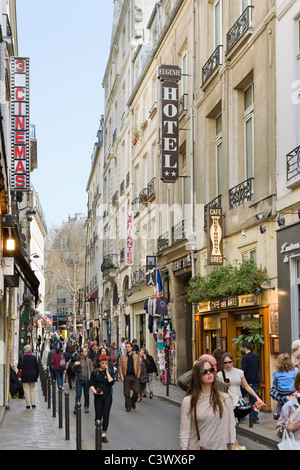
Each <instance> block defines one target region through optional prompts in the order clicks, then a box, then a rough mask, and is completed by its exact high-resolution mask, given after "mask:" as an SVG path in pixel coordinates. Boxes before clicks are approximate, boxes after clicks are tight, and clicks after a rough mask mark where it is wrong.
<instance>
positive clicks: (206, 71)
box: [202, 45, 223, 86]
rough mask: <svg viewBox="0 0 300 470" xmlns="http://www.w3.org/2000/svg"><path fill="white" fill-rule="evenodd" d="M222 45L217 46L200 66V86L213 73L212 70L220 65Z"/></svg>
mask: <svg viewBox="0 0 300 470" xmlns="http://www.w3.org/2000/svg"><path fill="white" fill-rule="evenodd" d="M222 47H223V46H221V45H220V46H218V47H217V48H216V50H215V51H214V52H213V53H212V55H211V56H210V58H209V59H208V61H207V62H206V64H205V65H204V66H203V67H202V86H203V85H204V83H205V82H206V81H207V80H208V79H209V77H210V76H211V75H212V74H213V72H214V71H215V70H216V69H217V68H218V67H219V65H222Z"/></svg>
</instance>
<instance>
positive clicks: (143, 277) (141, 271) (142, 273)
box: [139, 266, 146, 283]
mask: <svg viewBox="0 0 300 470" xmlns="http://www.w3.org/2000/svg"><path fill="white" fill-rule="evenodd" d="M145 280H146V266H142V267H141V268H140V269H139V283H141V282H143V281H145Z"/></svg>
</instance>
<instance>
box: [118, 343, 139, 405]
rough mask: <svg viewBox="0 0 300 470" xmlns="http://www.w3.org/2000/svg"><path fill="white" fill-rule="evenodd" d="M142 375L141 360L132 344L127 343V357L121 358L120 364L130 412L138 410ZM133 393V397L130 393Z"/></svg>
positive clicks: (121, 378)
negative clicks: (133, 349)
mask: <svg viewBox="0 0 300 470" xmlns="http://www.w3.org/2000/svg"><path fill="white" fill-rule="evenodd" d="M140 375H141V366H140V358H139V356H137V355H136V354H133V352H132V343H129V342H128V343H126V355H124V356H121V358H120V364H119V376H120V380H122V382H123V393H124V397H125V408H126V411H127V412H129V411H131V408H132V409H135V408H136V402H137V399H138V396H139V390H140V389H139V378H140ZM131 391H132V392H133V394H132V397H131V396H130V392H131Z"/></svg>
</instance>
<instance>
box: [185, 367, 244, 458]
mask: <svg viewBox="0 0 300 470" xmlns="http://www.w3.org/2000/svg"><path fill="white" fill-rule="evenodd" d="M235 424H236V423H235V417H234V413H233V403H232V400H231V398H230V396H229V395H228V394H227V393H224V392H221V391H220V390H219V389H218V387H217V381H216V376H215V369H214V366H213V365H212V364H211V363H210V362H208V361H207V360H205V359H204V360H199V361H197V362H196V363H195V365H194V367H193V373H192V379H191V382H190V386H189V388H188V391H187V394H186V395H185V397H184V399H183V401H182V404H181V410H180V433H179V440H180V450H199V449H200V450H228V449H229V450H235V448H236V444H235V443H236V426H235Z"/></svg>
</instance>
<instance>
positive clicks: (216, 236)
mask: <svg viewBox="0 0 300 470" xmlns="http://www.w3.org/2000/svg"><path fill="white" fill-rule="evenodd" d="M207 220H208V230H207V237H208V240H207V249H208V253H207V264H208V265H217V266H220V265H222V264H223V215H222V208H221V207H209V208H208V212H207Z"/></svg>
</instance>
